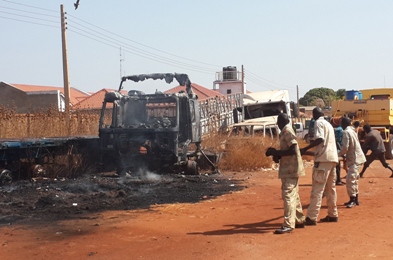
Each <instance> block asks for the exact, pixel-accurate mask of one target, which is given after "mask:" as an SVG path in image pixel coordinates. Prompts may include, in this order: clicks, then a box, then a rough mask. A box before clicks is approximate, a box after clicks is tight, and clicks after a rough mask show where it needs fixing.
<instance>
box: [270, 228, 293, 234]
mask: <svg viewBox="0 0 393 260" xmlns="http://www.w3.org/2000/svg"><path fill="white" fill-rule="evenodd" d="M292 230H293V228H290V227H281V228H279V229H276V231H274V234H285V233H291V232H292Z"/></svg>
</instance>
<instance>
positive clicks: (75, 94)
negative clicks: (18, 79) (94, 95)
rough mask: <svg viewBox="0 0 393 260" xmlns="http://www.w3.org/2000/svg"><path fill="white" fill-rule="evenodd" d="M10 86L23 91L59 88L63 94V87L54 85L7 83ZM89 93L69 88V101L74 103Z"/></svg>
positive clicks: (46, 90)
mask: <svg viewBox="0 0 393 260" xmlns="http://www.w3.org/2000/svg"><path fill="white" fill-rule="evenodd" d="M9 85H10V86H12V87H14V88H17V89H19V90H21V91H24V92H48V91H52V90H59V91H60V92H61V93H63V94H64V88H63V87H54V86H38V85H26V84H9ZM89 96H90V94H89V93H87V92H84V91H81V90H79V89H76V88H72V87H71V88H70V102H71V104H76V103H78V102H79V101H81V100H83V99H85V98H86V97H89Z"/></svg>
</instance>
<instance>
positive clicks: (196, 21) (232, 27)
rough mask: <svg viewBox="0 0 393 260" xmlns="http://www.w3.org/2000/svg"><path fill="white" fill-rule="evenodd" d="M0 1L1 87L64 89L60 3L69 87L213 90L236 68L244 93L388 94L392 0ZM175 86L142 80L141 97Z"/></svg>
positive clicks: (392, 84) (151, 85) (392, 64)
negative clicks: (163, 77) (125, 79)
mask: <svg viewBox="0 0 393 260" xmlns="http://www.w3.org/2000/svg"><path fill="white" fill-rule="evenodd" d="M75 2H76V0H62V1H58V0H51V1H48V0H35V1H31V0H9V1H8V0H0V54H1V55H0V81H4V82H7V83H11V84H12V83H15V84H31V85H45V86H59V87H62V86H63V66H62V43H61V42H62V41H61V29H60V28H61V27H60V26H61V24H60V20H61V19H60V6H61V5H63V6H64V10H65V12H66V18H67V31H66V40H67V41H66V42H67V52H68V68H69V81H70V86H71V87H75V88H78V89H81V90H83V91H86V92H96V91H98V90H100V89H102V88H112V89H116V88H118V86H119V83H120V77H121V76H125V75H134V74H142V73H167V72H171V73H173V72H176V73H186V74H188V75H189V78H190V80H191V82H193V83H197V84H199V85H202V86H204V87H207V88H213V81H214V80H215V79H216V72H219V71H222V68H223V67H226V66H236V67H237V69H238V70H241V67H242V66H243V67H244V71H245V81H246V83H247V89H248V90H250V91H252V92H256V91H265V90H276V89H287V90H289V93H290V98H291V100H296V98H297V90H296V89H297V87H296V86H298V88H299V97H302V96H304V94H305V93H306V92H307V91H308V90H310V89H313V88H318V87H326V88H331V89H334V90H338V89H347V90H353V89H355V90H361V89H368V88H384V87H386V88H393V74H392V72H393V48H392V46H393V33H392V32H393V31H392V28H393V15H392V14H393V1H391V0H367V1H366V0H329V1H327V0H325V1H322V0H297V1H293V0H274V1H273V0H270V1H268V0H243V1H233V0H225V1H222V0H199V1H189V0H182V1H180V0H167V1H159V0H151V1H146V0H137V1H135V0H112V1H102V0H100V1H98V0H94V1H93V0H79V6H78V8H77V9H76V10H75V8H74V3H75ZM174 86H176V84H174V83H173V84H172V85H167V84H165V83H164V82H163V81H159V82H155V81H147V82H143V83H142V84H136V83H133V84H132V83H127V84H126V85H125V89H127V90H130V89H138V90H142V91H144V92H146V93H154V91H155V90H156V89H157V90H160V91H164V90H166V89H169V88H170V87H174Z"/></svg>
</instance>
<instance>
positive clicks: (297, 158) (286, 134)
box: [278, 124, 305, 178]
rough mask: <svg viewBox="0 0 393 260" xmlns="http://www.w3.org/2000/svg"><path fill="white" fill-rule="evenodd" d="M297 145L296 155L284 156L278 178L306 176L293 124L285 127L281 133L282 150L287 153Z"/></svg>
mask: <svg viewBox="0 0 393 260" xmlns="http://www.w3.org/2000/svg"><path fill="white" fill-rule="evenodd" d="M294 144H296V147H295V151H296V155H289V156H282V157H281V160H280V168H279V170H278V178H294V177H299V176H304V175H305V172H304V166H303V160H302V156H301V155H300V149H299V145H298V143H297V140H296V134H295V131H294V130H293V128H292V126H291V124H287V125H286V126H284V128H283V129H282V131H281V133H280V150H281V151H287V150H289V147H291V146H292V145H294Z"/></svg>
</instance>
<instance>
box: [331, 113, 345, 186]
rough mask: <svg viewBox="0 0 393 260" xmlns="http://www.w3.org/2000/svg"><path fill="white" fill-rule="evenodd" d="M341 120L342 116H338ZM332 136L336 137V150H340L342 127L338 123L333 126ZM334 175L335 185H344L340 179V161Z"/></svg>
mask: <svg viewBox="0 0 393 260" xmlns="http://www.w3.org/2000/svg"><path fill="white" fill-rule="evenodd" d="M332 119H333V118H332ZM341 120H342V118H340V121H341ZM330 123H331V124H332V125H333V120H330ZM334 137H335V138H336V146H337V150H338V151H340V150H341V146H342V141H343V128H342V127H341V125H339V126H337V127H336V128H334ZM336 175H337V178H336V186H342V185H344V184H345V183H344V182H342V180H341V165H340V162H339V163H338V164H337V166H336Z"/></svg>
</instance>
